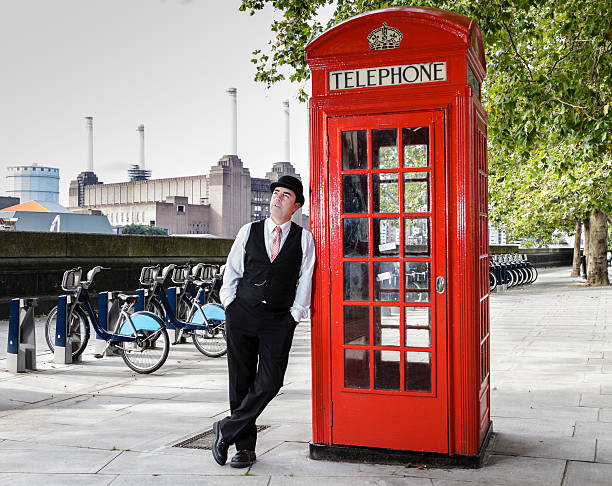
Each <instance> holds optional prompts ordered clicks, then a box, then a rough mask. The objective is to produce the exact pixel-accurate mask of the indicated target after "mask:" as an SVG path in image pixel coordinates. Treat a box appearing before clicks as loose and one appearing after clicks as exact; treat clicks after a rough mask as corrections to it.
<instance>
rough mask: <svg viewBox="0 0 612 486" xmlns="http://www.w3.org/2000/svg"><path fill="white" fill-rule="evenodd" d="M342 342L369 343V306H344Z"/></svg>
mask: <svg viewBox="0 0 612 486" xmlns="http://www.w3.org/2000/svg"><path fill="white" fill-rule="evenodd" d="M344 344H358V345H367V344H370V308H369V307H367V306H364V305H345V306H344Z"/></svg>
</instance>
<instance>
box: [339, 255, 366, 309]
mask: <svg viewBox="0 0 612 486" xmlns="http://www.w3.org/2000/svg"><path fill="white" fill-rule="evenodd" d="M369 299H370V279H369V272H368V264H367V263H365V262H363V263H362V262H344V300H369Z"/></svg>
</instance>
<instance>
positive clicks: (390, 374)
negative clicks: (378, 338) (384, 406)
mask: <svg viewBox="0 0 612 486" xmlns="http://www.w3.org/2000/svg"><path fill="white" fill-rule="evenodd" d="M400 356H401V355H400V352H399V351H381V350H377V351H374V388H376V389H377V390H399V389H400Z"/></svg>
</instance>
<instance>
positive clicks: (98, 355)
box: [94, 353, 104, 359]
mask: <svg viewBox="0 0 612 486" xmlns="http://www.w3.org/2000/svg"><path fill="white" fill-rule="evenodd" d="M94 358H98V359H102V358H104V353H96V354H94Z"/></svg>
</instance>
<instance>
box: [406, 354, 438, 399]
mask: <svg viewBox="0 0 612 486" xmlns="http://www.w3.org/2000/svg"><path fill="white" fill-rule="evenodd" d="M405 357H406V366H405V369H404V381H405V384H404V387H405V388H404V389H405V390H406V391H420V392H431V353H421V352H414V351H406V356H405Z"/></svg>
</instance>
